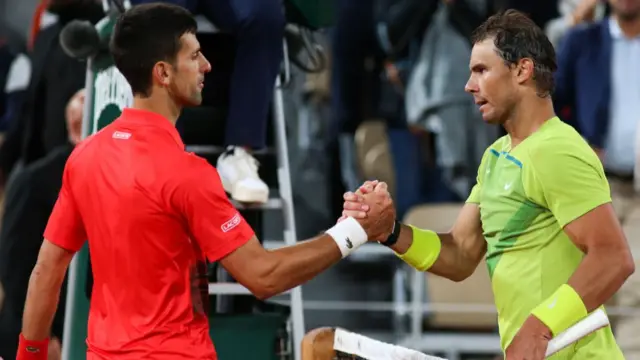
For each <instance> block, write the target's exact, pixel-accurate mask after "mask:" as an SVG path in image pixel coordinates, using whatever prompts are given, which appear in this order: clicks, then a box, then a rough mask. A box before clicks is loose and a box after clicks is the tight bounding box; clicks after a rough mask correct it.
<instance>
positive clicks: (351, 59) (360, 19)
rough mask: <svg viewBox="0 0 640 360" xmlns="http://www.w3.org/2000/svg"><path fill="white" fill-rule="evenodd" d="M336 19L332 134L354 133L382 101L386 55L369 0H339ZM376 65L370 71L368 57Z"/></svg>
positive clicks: (334, 31) (333, 32)
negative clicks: (382, 78) (378, 40)
mask: <svg viewBox="0 0 640 360" xmlns="http://www.w3.org/2000/svg"><path fill="white" fill-rule="evenodd" d="M335 9H336V22H335V26H334V28H333V29H332V31H331V53H332V54H331V56H332V64H331V66H332V69H331V109H332V124H331V125H332V136H331V137H333V136H336V133H353V132H355V130H356V129H357V127H358V125H360V123H361V122H362V121H363V120H364V119H365V118H366V117H367V116H371V113H374V112H375V109H374V108H375V107H374V106H373V104H377V103H378V100H379V99H378V97H379V90H380V81H379V70H380V69H381V63H382V58H383V56H384V54H383V52H382V50H381V49H380V46H379V45H378V42H377V38H376V30H375V24H374V19H373V16H374V12H373V3H372V2H371V1H369V0H352V1H339V0H338V1H335ZM367 58H373V59H374V63H375V65H376V69H374V70H373V71H367V70H366V69H365V59H367Z"/></svg>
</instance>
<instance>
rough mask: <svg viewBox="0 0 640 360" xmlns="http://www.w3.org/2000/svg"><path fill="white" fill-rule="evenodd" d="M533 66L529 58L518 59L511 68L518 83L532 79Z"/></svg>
mask: <svg viewBox="0 0 640 360" xmlns="http://www.w3.org/2000/svg"><path fill="white" fill-rule="evenodd" d="M534 66H535V64H534V63H533V60H531V59H529V58H524V59H521V60H520V61H518V63H517V64H516V65H515V68H514V69H513V71H514V72H515V75H516V80H517V82H518V84H524V83H525V82H527V81H529V80H531V79H533V75H534V70H535V69H534Z"/></svg>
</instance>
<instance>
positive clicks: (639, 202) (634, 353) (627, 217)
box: [609, 177, 640, 360]
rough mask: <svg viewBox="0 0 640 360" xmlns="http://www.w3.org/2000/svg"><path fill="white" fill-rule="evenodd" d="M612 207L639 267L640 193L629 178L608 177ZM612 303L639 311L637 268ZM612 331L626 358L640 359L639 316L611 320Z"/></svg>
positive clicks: (639, 294)
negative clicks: (612, 322)
mask: <svg viewBox="0 0 640 360" xmlns="http://www.w3.org/2000/svg"><path fill="white" fill-rule="evenodd" d="M609 184H610V186H611V197H612V200H613V206H614V209H615V211H616V214H618V217H619V219H620V222H621V223H622V229H623V231H624V234H625V236H626V238H627V242H628V243H629V247H630V248H631V254H633V257H634V260H635V264H636V269H639V268H640V195H638V194H637V193H636V192H635V191H634V189H633V182H632V180H631V179H616V178H611V177H610V178H609ZM613 303H614V304H615V306H619V307H621V308H627V309H631V310H632V311H635V312H638V311H640V271H638V270H636V272H635V273H634V274H633V275H631V276H630V277H629V279H627V281H626V282H625V283H624V285H623V286H622V288H620V290H619V291H618V293H617V294H616V295H615V299H614V300H613ZM613 329H614V332H615V336H616V340H617V341H618V344H619V345H620V347H621V349H622V352H623V353H624V356H625V359H627V360H640V342H639V341H638V334H639V333H640V317H638V316H629V315H622V316H616V317H615V320H614V327H613Z"/></svg>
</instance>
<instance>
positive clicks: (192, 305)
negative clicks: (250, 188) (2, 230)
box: [44, 109, 254, 360]
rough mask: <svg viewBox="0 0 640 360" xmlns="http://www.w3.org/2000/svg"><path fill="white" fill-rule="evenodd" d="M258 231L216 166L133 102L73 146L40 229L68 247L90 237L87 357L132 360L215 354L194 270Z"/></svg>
mask: <svg viewBox="0 0 640 360" xmlns="http://www.w3.org/2000/svg"><path fill="white" fill-rule="evenodd" d="M253 235H254V232H253V230H252V229H251V227H250V226H249V225H248V224H247V223H246V221H245V220H244V219H243V217H242V216H241V215H240V213H238V211H237V210H236V209H235V208H234V207H233V205H232V204H231V203H230V201H229V200H228V198H227V196H226V194H225V192H224V190H223V188H222V184H221V182H220V177H219V175H218V173H217V171H216V169H215V168H214V167H213V166H211V165H210V164H209V163H207V162H206V161H205V160H204V159H202V158H199V157H197V156H195V155H193V154H190V153H187V152H186V151H185V150H184V144H183V143H182V141H181V139H180V135H179V134H178V132H177V130H176V129H175V127H174V126H173V125H172V124H171V123H170V122H169V120H167V119H165V118H164V117H162V116H160V115H158V114H155V113H151V112H147V111H143V110H135V109H125V110H124V111H123V113H122V115H121V116H120V117H119V118H118V119H116V120H115V121H114V122H113V123H111V124H110V125H108V126H106V127H105V128H103V129H102V130H101V131H99V132H98V133H96V134H95V135H93V136H91V137H89V138H87V139H86V140H85V141H84V142H82V143H81V144H80V145H78V146H77V147H76V149H74V151H73V153H72V154H71V156H70V157H69V160H68V161H67V164H66V166H65V170H64V175H63V183H62V189H61V191H60V194H59V197H58V200H57V202H56V205H55V207H54V209H53V213H52V214H51V217H50V219H49V223H48V225H47V228H46V230H45V234H44V236H45V238H46V239H47V240H49V241H51V242H52V243H54V244H56V245H58V246H60V247H62V248H65V249H67V250H70V251H78V250H79V249H80V248H81V247H82V245H83V244H84V242H85V241H86V240H87V239H88V241H89V249H90V256H91V264H92V269H93V276H94V285H93V292H92V297H91V309H90V312H89V324H88V338H87V345H88V359H127V360H128V359H136V360H139V359H160V360H163V359H171V360H180V359H216V354H215V350H214V347H213V344H212V342H211V339H210V337H209V323H208V319H207V316H206V314H205V310H204V305H203V302H202V298H201V296H200V292H199V290H198V282H199V278H198V271H197V270H196V269H197V266H202V265H203V263H204V260H205V256H206V258H208V259H209V261H212V262H214V261H217V260H220V259H221V258H223V257H224V256H226V255H228V254H229V253H231V252H233V251H234V250H235V249H237V248H238V247H240V246H241V245H243V244H245V243H246V242H247V241H248V240H249V239H250V238H251V237H252V236H253Z"/></svg>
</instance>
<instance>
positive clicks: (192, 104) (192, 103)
mask: <svg viewBox="0 0 640 360" xmlns="http://www.w3.org/2000/svg"><path fill="white" fill-rule="evenodd" d="M201 104H202V98H199V99H189V100H187V101H185V102H184V104H183V105H182V106H184V107H196V106H200V105H201Z"/></svg>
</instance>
